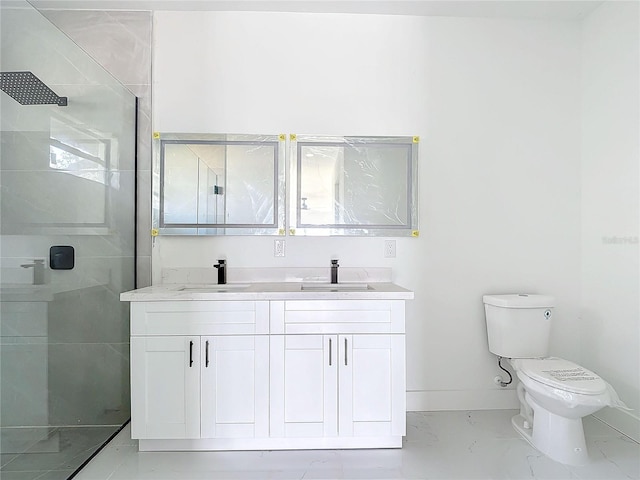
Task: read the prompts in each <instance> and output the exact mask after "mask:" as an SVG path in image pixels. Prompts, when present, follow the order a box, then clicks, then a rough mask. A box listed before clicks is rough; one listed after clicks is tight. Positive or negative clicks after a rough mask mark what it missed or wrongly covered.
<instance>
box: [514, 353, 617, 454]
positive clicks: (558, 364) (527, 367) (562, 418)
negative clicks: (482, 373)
mask: <svg viewBox="0 0 640 480" xmlns="http://www.w3.org/2000/svg"><path fill="white" fill-rule="evenodd" d="M509 363H510V364H511V366H512V367H513V369H514V370H515V372H516V375H517V377H518V379H519V380H520V382H521V383H520V385H519V386H518V390H519V391H518V396H519V398H520V401H521V404H522V407H521V410H520V413H519V414H518V415H516V416H515V417H513V418H512V419H511V422H512V424H513V426H514V428H515V429H516V431H518V432H519V433H520V435H522V437H523V438H524V439H525V440H527V441H528V442H529V443H530V444H531V445H532V446H533V447H535V448H536V449H538V450H540V451H541V452H542V453H544V454H545V455H547V456H548V457H550V458H552V459H553V460H556V461H558V462H560V463H564V464H568V465H584V464H586V463H588V462H589V456H588V453H587V446H586V442H585V437H584V430H583V426H582V418H583V417H585V416H587V415H591V414H592V413H595V412H597V411H598V410H600V409H601V408H603V407H605V406H620V405H621V402H620V399H619V398H618V396H617V395H616V393H615V391H614V390H613V389H612V388H611V386H610V385H609V384H608V383H607V382H605V381H604V380H603V379H602V378H600V377H599V376H598V375H596V374H595V373H593V372H591V371H590V370H587V369H586V368H583V367H581V366H580V365H578V364H576V363H573V362H570V361H568V360H563V359H561V358H556V357H549V358H541V359H540V358H536V359H510V360H509Z"/></svg>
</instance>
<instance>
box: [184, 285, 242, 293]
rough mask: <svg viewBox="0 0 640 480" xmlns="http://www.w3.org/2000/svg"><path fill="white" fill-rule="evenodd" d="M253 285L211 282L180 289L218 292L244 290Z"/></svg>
mask: <svg viewBox="0 0 640 480" xmlns="http://www.w3.org/2000/svg"><path fill="white" fill-rule="evenodd" d="M250 286H251V285H249V284H248V283H225V284H223V285H218V284H216V283H211V284H200V285H197V284H194V285H185V286H183V287H182V288H180V289H179V290H180V291H181V292H193V293H207V292H211V293H218V292H240V291H242V290H246V289H247V288H249V287H250Z"/></svg>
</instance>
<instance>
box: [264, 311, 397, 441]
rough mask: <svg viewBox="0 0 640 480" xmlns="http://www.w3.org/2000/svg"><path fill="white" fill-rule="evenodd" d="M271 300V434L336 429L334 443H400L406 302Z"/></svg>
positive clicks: (320, 433) (305, 435)
mask: <svg viewBox="0 0 640 480" xmlns="http://www.w3.org/2000/svg"><path fill="white" fill-rule="evenodd" d="M274 303H275V302H272V308H271V311H272V318H271V332H272V334H271V340H270V345H271V352H270V355H271V360H270V364H271V366H270V368H271V392H270V395H271V398H270V425H271V436H272V437H283V438H298V439H309V438H317V437H323V438H325V440H326V438H327V437H337V438H334V440H333V443H334V444H335V445H338V446H341V447H349V446H353V447H356V446H359V447H366V446H401V445H402V436H403V435H404V434H405V413H406V403H405V395H406V393H405V391H406V387H405V336H404V302H403V301H386V300H377V301H376V300H374V301H351V300H341V301H285V302H280V305H277V304H276V305H274ZM274 331H275V332H279V333H282V334H274ZM318 331H319V332H327V333H324V334H314V332H318ZM287 332H290V333H287ZM329 332H335V333H334V334H330V333H329ZM310 443H312V442H310Z"/></svg>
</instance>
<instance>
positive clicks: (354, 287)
mask: <svg viewBox="0 0 640 480" xmlns="http://www.w3.org/2000/svg"><path fill="white" fill-rule="evenodd" d="M301 288H302V290H311V291H315V292H366V291H367V290H373V289H372V288H371V287H370V286H369V285H367V284H366V283H303V284H302V287H301Z"/></svg>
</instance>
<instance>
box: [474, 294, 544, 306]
mask: <svg viewBox="0 0 640 480" xmlns="http://www.w3.org/2000/svg"><path fill="white" fill-rule="evenodd" d="M482 302H483V303H485V304H486V305H493V306H496V307H504V308H544V307H549V308H550V307H553V306H554V304H555V298H553V297H552V296H550V295H532V294H527V293H513V294H508V295H483V297H482Z"/></svg>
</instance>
